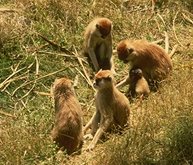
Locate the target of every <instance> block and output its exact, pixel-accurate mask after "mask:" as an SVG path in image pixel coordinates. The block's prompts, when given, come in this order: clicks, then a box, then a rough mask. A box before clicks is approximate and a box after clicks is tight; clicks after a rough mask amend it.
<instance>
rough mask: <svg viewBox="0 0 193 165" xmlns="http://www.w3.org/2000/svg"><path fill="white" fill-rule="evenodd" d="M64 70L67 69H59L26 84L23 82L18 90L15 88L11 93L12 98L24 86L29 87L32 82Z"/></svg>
mask: <svg viewBox="0 0 193 165" xmlns="http://www.w3.org/2000/svg"><path fill="white" fill-rule="evenodd" d="M66 69H67V68H64V69H60V70H58V71H55V72H52V73H49V74H47V75H44V76H41V77H38V78H37V79H35V80H32V81H28V82H24V83H23V84H21V85H20V86H19V87H18V88H16V89H15V90H14V91H13V93H12V96H13V95H14V94H15V93H16V91H17V90H19V89H20V88H22V87H24V86H26V85H29V84H31V83H33V82H34V81H38V80H41V79H43V78H45V77H48V76H52V75H54V74H56V73H58V72H61V71H63V70H66Z"/></svg>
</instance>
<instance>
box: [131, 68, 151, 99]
mask: <svg viewBox="0 0 193 165" xmlns="http://www.w3.org/2000/svg"><path fill="white" fill-rule="evenodd" d="M129 78H130V81H129V90H128V95H129V97H131V98H135V97H137V96H139V97H143V96H148V95H149V93H150V89H149V85H148V83H147V81H146V79H145V78H144V77H143V72H142V70H141V69H132V70H130V72H129Z"/></svg>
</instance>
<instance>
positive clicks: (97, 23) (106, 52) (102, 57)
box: [84, 17, 113, 72]
mask: <svg viewBox="0 0 193 165" xmlns="http://www.w3.org/2000/svg"><path fill="white" fill-rule="evenodd" d="M111 30H112V22H111V21H110V20H109V19H108V18H104V17H101V18H95V19H94V20H92V21H91V22H90V23H89V24H88V26H87V27H86V29H85V33H84V55H86V56H87V57H89V59H90V62H91V64H92V65H93V67H94V71H96V72H97V71H99V70H100V69H103V70H104V69H111V68H112V65H113V64H112V59H111V57H112V35H111Z"/></svg>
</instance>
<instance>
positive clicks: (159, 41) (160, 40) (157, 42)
mask: <svg viewBox="0 0 193 165" xmlns="http://www.w3.org/2000/svg"><path fill="white" fill-rule="evenodd" d="M162 41H163V39H159V40H156V41H152V42H151V43H154V44H159V43H161V42H162Z"/></svg>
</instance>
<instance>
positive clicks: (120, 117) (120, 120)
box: [113, 88, 130, 127]
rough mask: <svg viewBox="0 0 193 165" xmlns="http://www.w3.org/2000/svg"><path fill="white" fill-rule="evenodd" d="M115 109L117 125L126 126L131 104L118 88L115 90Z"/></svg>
mask: <svg viewBox="0 0 193 165" xmlns="http://www.w3.org/2000/svg"><path fill="white" fill-rule="evenodd" d="M113 107H114V108H113V111H114V121H115V124H117V125H119V126H121V127H124V126H126V125H127V124H128V121H129V115H130V103H129V100H128V99H127V97H126V96H125V95H124V94H123V93H121V92H120V91H119V90H118V89H117V88H115V89H114V100H113Z"/></svg>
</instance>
